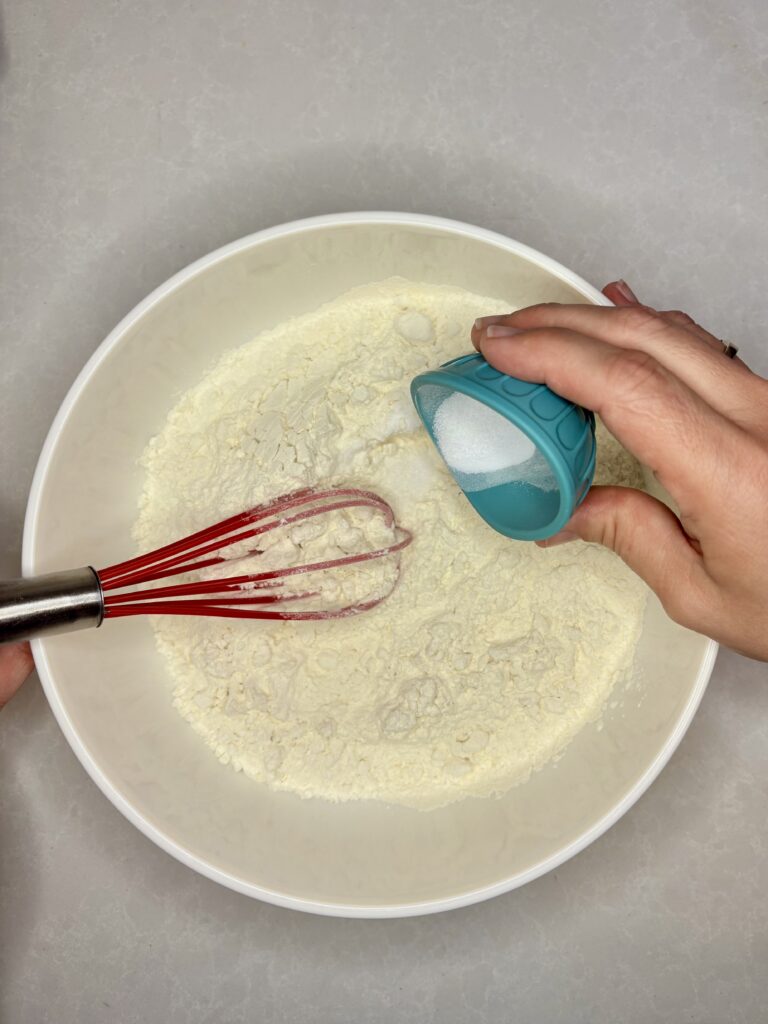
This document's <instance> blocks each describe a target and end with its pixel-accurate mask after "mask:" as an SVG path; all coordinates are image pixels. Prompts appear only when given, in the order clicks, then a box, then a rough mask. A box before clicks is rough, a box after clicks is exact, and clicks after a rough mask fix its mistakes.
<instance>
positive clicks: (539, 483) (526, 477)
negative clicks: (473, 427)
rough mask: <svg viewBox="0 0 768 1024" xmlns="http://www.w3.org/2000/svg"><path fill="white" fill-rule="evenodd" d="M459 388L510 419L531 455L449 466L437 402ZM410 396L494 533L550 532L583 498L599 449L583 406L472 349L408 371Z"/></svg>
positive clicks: (520, 536) (529, 536)
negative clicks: (490, 465) (494, 463)
mask: <svg viewBox="0 0 768 1024" xmlns="http://www.w3.org/2000/svg"><path fill="white" fill-rule="evenodd" d="M457 393H459V394H462V395H465V396H467V397H468V398H471V399H474V400H475V401H476V402H480V403H481V404H482V405H484V406H486V407H487V408H488V409H490V410H493V412H496V413H498V414H499V415H500V416H503V417H504V419H506V420H507V421H508V422H509V423H511V424H513V426H514V427H516V428H517V431H520V432H522V434H523V435H524V436H525V438H527V439H528V441H530V442H531V443H532V444H529V445H526V452H527V453H528V452H530V453H531V454H530V455H529V456H528V457H526V458H525V460H524V461H521V462H514V463H513V464H512V465H505V466H502V467H499V468H494V469H492V470H491V471H487V470H482V469H481V471H478V472H475V471H474V469H473V468H472V467H467V465H464V464H462V465H461V466H460V467H458V468H457V466H456V465H455V464H454V465H453V466H452V465H451V463H450V461H449V457H450V453H446V451H444V450H442V449H444V448H445V437H444V436H443V437H442V448H441V433H442V425H441V421H443V420H445V412H446V410H445V409H444V410H443V412H442V413H441V412H440V408H441V406H442V405H443V403H444V402H445V401H446V400H447V399H449V398H450V397H451V396H452V395H455V394H457ZM411 397H412V399H413V403H414V405H415V406H416V411H417V412H418V414H419V416H420V418H421V421H422V423H423V424H424V426H425V427H426V429H427V432H428V433H429V436H430V437H431V439H432V441H433V442H434V444H435V447H436V448H437V450H438V452H439V453H440V455H441V456H442V457H443V461H444V462H445V464H446V465H447V467H448V469H449V470H450V471H451V473H452V475H453V477H454V479H455V480H456V482H457V483H458V485H459V487H460V488H461V489H462V491H463V492H464V494H465V495H466V497H467V499H468V500H469V502H470V503H471V505H472V506H473V508H474V509H475V510H476V511H477V512H478V513H479V514H480V515H481V516H482V517H483V519H484V520H485V521H486V522H487V523H488V525H489V526H492V527H493V529H494V530H497V531H498V532H499V533H502V534H504V535H505V536H506V537H514V538H515V539H516V540H542V539H544V538H545V537H551V536H552V535H553V534H555V533H557V532H558V530H561V529H562V528H563V527H564V526H565V524H566V523H567V522H568V520H569V519H570V518H571V516H572V515H573V512H574V510H575V509H576V508H578V506H579V505H580V504H581V502H582V501H583V500H584V498H585V496H586V494H587V491H588V490H589V488H590V486H591V484H592V480H593V477H594V474H595V456H596V452H597V445H596V441H595V417H594V415H593V414H592V413H591V412H590V411H589V410H587V409H583V408H582V407H581V406H579V405H575V404H574V403H573V402H569V401H567V400H566V399H565V398H561V397H560V395H556V394H555V392H554V391H552V390H551V389H550V388H548V387H546V385H544V384H531V383H530V382H528V381H523V380H519V379H518V378H516V377H508V376H507V375H506V374H503V373H501V372H500V371H499V370H496V369H494V368H493V367H492V366H491V365H490V364H489V363H487V362H486V361H485V359H483V357H482V356H480V355H476V354H470V355H466V356H460V357H459V358H458V359H453V360H451V362H449V363H445V364H444V365H443V366H441V367H439V368H438V369H436V370H430V371H428V372H427V373H421V374H419V375H418V376H417V377H414V379H413V381H412V382H411ZM465 407H466V406H465ZM448 408H451V407H446V409H448ZM494 422H498V421H494ZM501 426H502V428H503V429H504V428H505V425H504V424H502V425H501ZM459 427H460V422H459ZM515 433H516V432H515ZM518 436H519V435H518ZM523 443H524V444H525V440H524V439H523ZM447 456H448V457H447ZM479 461H481V460H479Z"/></svg>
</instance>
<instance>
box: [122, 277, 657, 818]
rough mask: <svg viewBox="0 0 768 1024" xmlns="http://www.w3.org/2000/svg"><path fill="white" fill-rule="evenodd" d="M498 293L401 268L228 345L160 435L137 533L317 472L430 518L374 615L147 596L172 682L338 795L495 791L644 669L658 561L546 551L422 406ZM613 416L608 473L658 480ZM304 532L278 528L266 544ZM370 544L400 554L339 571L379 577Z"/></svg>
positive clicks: (384, 580) (368, 538)
mask: <svg viewBox="0 0 768 1024" xmlns="http://www.w3.org/2000/svg"><path fill="white" fill-rule="evenodd" d="M502 312H508V306H507V304H506V303H503V302H500V301H498V300H494V299H489V298H485V297H482V296H478V295H473V294H470V293H468V292H465V291H462V290H460V289H457V288H447V287H438V286H431V285H416V284H412V283H409V282H406V281H403V280H400V279H393V280H391V281H387V282H384V283H382V284H380V285H372V286H367V287H365V288H360V289H356V290H355V291H353V292H350V293H348V294H347V295H345V296H342V297H341V298H340V299H338V300H337V301H335V302H333V303H331V304H329V305H327V306H324V307H322V308H321V309H319V310H317V311H316V312H314V313H311V314H308V315H306V316H303V317H300V318H298V319H295V320H292V321H289V322H287V323H285V324H282V325H280V326H279V327H277V328H275V329H274V330H272V331H269V332H266V333H265V334H263V335H261V336H260V337H258V338H256V339H255V340H254V341H253V342H251V343H249V344H247V345H244V346H243V347H241V348H239V349H236V350H234V351H231V352H229V353H228V354H226V355H225V356H224V357H223V358H222V359H221V361H220V362H219V363H218V365H217V366H216V367H215V368H214V369H213V370H212V371H211V372H210V373H209V374H208V375H207V376H206V377H205V378H204V379H203V380H202V381H201V382H200V383H199V385H197V387H195V388H193V389H192V390H191V391H189V392H188V393H187V394H185V395H184V396H183V397H182V398H181V399H180V400H179V402H178V403H177V405H176V407H175V408H174V409H173V411H172V412H171V414H170V416H169V417H168V421H167V423H166V425H165V427H164V428H163V430H162V431H161V433H160V434H159V435H158V437H156V438H155V439H154V440H153V441H152V442H151V444H150V445H149V447H148V448H147V451H146V453H145V457H144V465H145V468H146V484H145V490H144V495H143V498H142V502H141V508H140V515H139V520H138V523H137V527H136V539H137V541H138V542H139V544H140V545H141V547H142V548H151V547H155V546H157V545H159V544H162V543H166V542H168V541H170V540H172V539H174V538H176V537H179V536H183V535H185V534H187V533H190V532H192V531H194V530H198V529H200V528H202V527H203V526H206V525H208V524H209V523H210V522H213V521H216V520H217V519H220V518H222V517H224V516H228V515H231V514H233V513H235V512H237V511H240V510H242V509H244V508H247V507H249V506H251V505H253V504H255V503H257V502H259V501H263V500H266V499H267V498H269V497H271V496H273V495H277V494H281V493H285V492H287V491H290V490H292V489H295V488H297V487H303V486H310V485H316V484H321V485H326V484H333V485H349V486H357V487H363V488H366V489H371V490H374V491H376V492H378V493H379V494H381V496H382V497H383V498H385V499H386V500H387V501H388V502H389V503H390V504H391V505H392V507H393V508H394V510H395V514H396V516H397V519H398V521H399V522H400V523H402V524H403V526H405V527H407V528H408V529H410V530H412V531H413V533H414V538H415V539H414V542H413V544H412V545H411V546H410V547H409V548H408V549H406V550H405V551H404V552H403V554H402V556H401V558H402V577H401V579H400V583H399V585H398V586H397V587H396V588H395V589H394V592H393V593H392V594H391V596H389V598H388V599H387V600H386V601H385V602H384V603H383V604H382V605H380V606H379V607H378V608H376V609H375V610H373V611H371V612H368V613H366V614H364V615H360V616H357V617H354V618H350V619H344V620H339V621H331V622H320V623H316V622H311V623H290V622H288V623H267V622H248V621H235V620H233V621H227V620H223V619H215V620H213V619H212V620H206V619H194V620H193V619H184V618H178V619H174V618H171V617H158V618H156V619H154V620H153V624H154V628H155V631H156V636H157V642H158V645H159V647H160V650H161V652H162V654H163V655H164V657H165V659H166V662H167V664H168V668H169V671H170V674H171V677H172V679H173V682H174V687H175V689H174V703H175V705H176V707H177V708H178V710H179V711H180V713H181V714H182V715H183V716H184V717H185V718H186V719H187V720H188V721H189V722H190V723H191V725H192V726H193V728H194V729H196V730H197V732H198V733H200V735H201V736H202V737H203V739H204V740H205V742H206V743H208V744H209V746H210V747H212V749H213V750H214V751H215V753H216V755H217V756H218V757H219V759H220V760H221V761H223V762H225V763H229V764H231V765H232V766H233V767H234V768H236V769H239V770H242V771H244V772H246V773H247V774H248V775H250V776H252V777H253V778H254V779H258V780H261V781H264V782H266V783H267V784H269V785H270V786H272V787H274V788H276V789H283V790H289V791H292V792H294V793H298V794H300V795H302V796H317V797H324V798H327V799H330V800H347V799H360V798H375V799H381V800H387V801H391V802H394V803H400V804H405V805H409V806H414V807H422V808H431V807H437V806H440V805H442V804H445V803H448V802H450V801H452V800H456V799H460V798H462V797H465V796H467V795H470V794H474V795H478V796H487V795H491V794H497V793H501V792H503V791H505V790H506V789H508V788H509V787H510V786H511V785H513V784H515V783H518V782H521V781H523V780H524V779H526V778H527V777H528V775H529V774H530V772H531V770H533V769H535V768H538V767H540V766H542V765H544V764H545V763H547V762H548V761H549V760H551V759H552V758H553V757H555V756H557V755H558V754H559V753H560V752H561V751H562V750H563V749H564V748H565V746H566V745H567V744H568V742H569V741H570V740H571V739H572V738H573V736H574V735H575V734H576V733H577V732H578V731H579V730H580V729H581V728H582V727H583V726H584V725H585V723H587V722H589V721H593V720H595V719H596V718H598V717H599V715H600V713H601V710H602V708H603V706H604V704H605V702H606V700H607V698H608V697H609V695H610V693H611V690H612V688H613V686H614V684H615V683H616V682H617V681H618V680H620V679H621V678H623V677H624V676H625V675H626V674H627V672H628V671H629V668H630V665H631V660H632V655H633V652H634V648H635V645H636V642H637V638H638V635H639V630H640V622H641V619H642V614H643V609H644V605H645V599H646V591H645V588H644V586H643V585H642V583H640V582H639V581H638V580H637V579H636V578H635V577H634V576H633V575H632V574H631V573H630V572H629V570H628V569H627V568H626V567H625V566H624V565H623V563H622V562H621V561H620V560H619V559H618V558H616V557H615V556H614V555H612V554H610V553H609V552H607V551H605V550H603V549H602V548H598V547H595V546H591V545H584V544H573V545H567V546H564V547H560V548H556V549H553V550H551V551H543V550H540V549H539V548H537V547H535V546H534V545H529V544H524V543H518V542H514V541H510V540H507V539H505V538H503V537H500V536H499V535H498V534H496V533H494V532H493V531H492V530H491V529H490V528H488V527H487V526H486V525H485V524H484V523H483V522H482V521H481V520H480V518H479V517H478V516H477V515H476V513H474V512H473V511H472V509H471V508H470V506H469V504H468V502H467V501H466V500H465V499H464V498H463V497H462V495H461V494H460V492H459V491H458V488H457V487H456V484H455V482H454V480H453V479H452V477H451V476H450V474H449V472H448V471H447V469H446V468H445V466H444V465H443V464H442V463H441V461H440V459H439V458H438V457H437V454H436V452H435V450H434V448H433V446H432V445H431V442H430V441H429V439H428V437H427V435H426V432H425V431H424V430H423V428H422V427H421V425H420V423H419V420H418V417H417V415H416V413H415V410H414V409H413V407H412V404H411V401H410V397H409V391H408V389H409V384H410V380H411V378H412V377H413V376H414V375H415V374H417V373H419V372H422V371H424V370H427V369H431V368H433V367H435V366H437V365H439V364H440V363H443V362H445V361H447V360H448V359H451V358H454V357H456V356H458V355H461V354H462V353H463V352H465V351H466V349H467V348H468V338H469V332H470V328H471V325H472V323H473V321H474V320H475V318H476V317H478V316H481V315H488V314H494V313H502ZM599 429H600V434H599V441H598V444H599V447H598V452H599V458H598V469H597V480H598V482H613V483H623V484H629V485H635V486H637V485H641V483H642V480H641V475H640V471H639V467H638V465H637V463H636V462H635V461H634V460H633V459H632V458H631V457H630V456H629V455H628V454H627V453H626V452H625V451H624V450H623V449H622V448H621V447H620V446H619V445H618V443H617V442H616V441H615V440H614V439H613V438H611V437H610V436H609V435H608V434H607V433H606V432H605V431H604V430H603V429H602V427H601V428H599ZM328 529H329V530H330V533H329V532H328V531H326V533H324V534H322V535H318V537H316V538H315V540H316V541H317V542H318V543H320V544H331V546H333V547H334V549H338V548H339V546H340V545H341V544H343V543H347V544H353V543H355V544H356V543H359V542H361V541H362V542H363V543H364V544H367V543H370V542H374V541H375V540H376V539H377V538H376V537H375V536H374V534H375V533H376V531H380V530H382V529H384V528H383V527H382V524H381V521H380V520H377V519H376V517H375V516H373V517H369V519H368V520H366V521H354V522H353V521H352V520H351V519H350V518H349V517H346V518H344V519H343V521H339V522H338V523H336V524H335V525H333V526H332V527H329V528H328ZM355 530H358V531H361V532H360V533H358V534H355V533H354V531H355ZM349 531H351V532H349ZM345 538H346V539H345ZM311 543H313V538H312V537H310V536H308V535H307V536H302V534H301V533H298V534H297V535H296V536H291V537H289V538H288V539H287V540H286V539H285V538H283V539H276V540H275V548H274V550H272V551H271V552H270V554H269V557H271V558H274V559H275V560H277V559H279V558H282V557H286V556H287V557H289V558H297V557H299V556H300V555H302V556H303V555H304V554H305V553H306V552H305V551H304V549H303V548H302V545H305V546H306V545H308V544H311ZM371 565H376V566H377V568H376V570H375V571H376V572H379V573H383V574H384V575H380V576H377V577H376V578H373V577H368V578H366V579H363V580H360V579H359V578H356V580H355V581H353V582H347V583H346V584H345V583H344V582H343V581H342V582H341V583H340V584H339V586H340V587H343V586H345V585H348V586H349V587H350V588H351V591H350V592H352V591H354V592H355V593H357V592H358V591H357V589H355V588H359V587H360V586H362V587H364V588H365V587H370V586H384V587H386V586H387V585H388V584H389V582H391V577H387V575H386V574H387V573H391V572H392V571H393V569H392V566H391V565H390V566H388V567H385V566H382V565H381V564H380V563H371ZM371 571H374V570H371Z"/></svg>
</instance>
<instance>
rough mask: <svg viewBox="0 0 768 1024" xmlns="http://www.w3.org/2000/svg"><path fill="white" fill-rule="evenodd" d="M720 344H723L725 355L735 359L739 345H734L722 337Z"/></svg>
mask: <svg viewBox="0 0 768 1024" xmlns="http://www.w3.org/2000/svg"><path fill="white" fill-rule="evenodd" d="M720 344H721V345H722V346H723V355H724V356H728V358H729V359H733V357H734V356H735V355H736V353H737V352H738V351H739V347H738V345H732V344H731V342H730V341H723V340H722V338H721V339H720Z"/></svg>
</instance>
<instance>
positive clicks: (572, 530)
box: [536, 487, 709, 625]
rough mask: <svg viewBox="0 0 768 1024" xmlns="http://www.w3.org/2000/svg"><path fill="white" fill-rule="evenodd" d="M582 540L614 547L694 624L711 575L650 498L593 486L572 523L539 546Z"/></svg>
mask: <svg viewBox="0 0 768 1024" xmlns="http://www.w3.org/2000/svg"><path fill="white" fill-rule="evenodd" d="M572 540H584V541H588V542H591V543H593V544H602V545H603V547H606V548H610V549H611V550H612V551H615V552H616V554H617V555H618V556H619V557H620V558H621V559H622V560H623V561H624V562H626V564H627V565H628V566H629V568H630V569H632V570H633V572H636V573H637V575H638V576H640V578H641V579H643V580H645V582H646V583H647V584H648V586H649V587H650V588H651V589H652V590H653V591H655V592H656V594H657V596H658V597H659V600H660V601H661V603H662V605H663V606H664V609H665V611H666V612H667V614H668V615H669V616H670V618H673V619H675V621H676V622H679V623H680V624H681V625H688V623H689V622H693V621H696V620H697V619H698V618H699V617H700V615H699V610H700V609H701V608H702V605H703V604H704V594H705V592H706V590H707V585H708V583H709V577H708V575H707V573H706V570H705V568H704V563H703V560H702V557H701V555H700V554H699V552H698V551H697V550H696V548H695V547H694V542H692V541H691V539H690V538H689V537H688V535H687V534H686V533H685V531H684V530H683V527H682V525H681V524H680V520H679V519H678V518H677V516H676V515H675V514H674V512H672V511H671V509H668V508H667V506H666V505H664V504H662V502H660V501H658V500H657V499H656V498H652V497H651V495H650V494H644V493H643V492H642V491H636V490H633V489H631V488H628V487H593V488H592V489H591V490H590V492H589V494H588V495H587V497H586V498H585V499H584V501H583V503H582V504H581V505H580V506H579V508H577V509H576V511H575V512H574V514H573V516H572V517H571V519H570V520H569V522H568V524H567V525H566V526H565V527H564V529H562V530H561V531H560V532H559V533H556V534H555V535H554V536H553V537H549V538H548V539H547V540H541V541H537V542H536V543H537V544H538V546H539V547H542V548H551V547H556V546H557V545H559V544H566V543H568V541H572Z"/></svg>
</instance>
